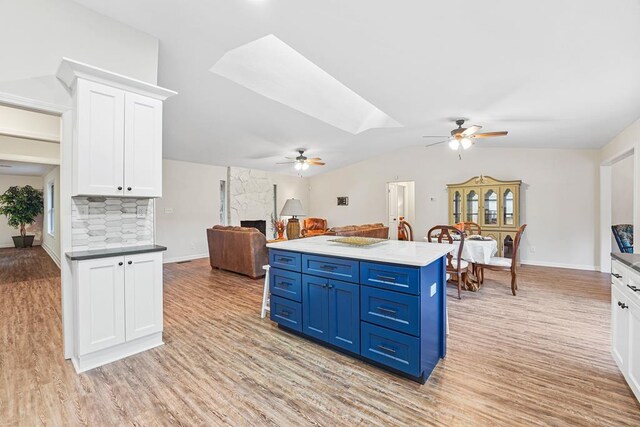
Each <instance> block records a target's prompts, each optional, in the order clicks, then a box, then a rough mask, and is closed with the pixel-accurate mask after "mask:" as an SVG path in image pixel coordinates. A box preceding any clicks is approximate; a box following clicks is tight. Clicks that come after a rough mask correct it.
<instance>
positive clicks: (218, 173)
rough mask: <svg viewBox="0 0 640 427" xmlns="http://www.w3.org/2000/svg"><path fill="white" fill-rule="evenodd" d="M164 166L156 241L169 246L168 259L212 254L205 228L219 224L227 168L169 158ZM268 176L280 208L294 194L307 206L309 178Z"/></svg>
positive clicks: (157, 205) (169, 260) (164, 162)
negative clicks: (275, 188)
mask: <svg viewBox="0 0 640 427" xmlns="http://www.w3.org/2000/svg"><path fill="white" fill-rule="evenodd" d="M162 165H163V184H162V185H163V189H162V193H163V196H162V198H161V199H158V200H157V201H156V242H157V243H158V244H159V245H163V246H167V252H166V253H165V262H175V261H181V260H188V259H196V258H202V257H207V256H209V250H208V246H207V234H206V231H205V230H206V229H207V228H209V227H211V226H213V225H216V224H220V181H221V180H225V181H226V180H227V168H226V167H224V166H212V165H204V164H198V163H190V162H181V161H177V160H168V159H164V160H163V162H162ZM269 175H270V178H271V180H272V182H273V183H274V184H276V185H278V199H277V204H278V209H282V206H283V205H284V202H285V200H286V199H288V198H292V197H295V198H297V199H300V200H301V201H302V206H303V207H304V208H305V209H307V208H308V206H309V190H308V181H307V179H306V178H299V177H294V176H287V175H279V174H274V173H269ZM167 209H168V210H169V211H172V213H168V212H169V211H167Z"/></svg>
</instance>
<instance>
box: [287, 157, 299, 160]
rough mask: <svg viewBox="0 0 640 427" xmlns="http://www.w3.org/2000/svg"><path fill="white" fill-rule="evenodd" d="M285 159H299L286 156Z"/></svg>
mask: <svg viewBox="0 0 640 427" xmlns="http://www.w3.org/2000/svg"><path fill="white" fill-rule="evenodd" d="M285 159H289V160H295V159H297V157H285Z"/></svg>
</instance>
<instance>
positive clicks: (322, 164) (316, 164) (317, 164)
mask: <svg viewBox="0 0 640 427" xmlns="http://www.w3.org/2000/svg"><path fill="white" fill-rule="evenodd" d="M307 163H308V164H310V165H314V166H324V165H325V164H326V163H324V162H317V161H313V162H307Z"/></svg>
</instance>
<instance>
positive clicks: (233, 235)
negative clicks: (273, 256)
mask: <svg viewBox="0 0 640 427" xmlns="http://www.w3.org/2000/svg"><path fill="white" fill-rule="evenodd" d="M207 240H208V242H209V263H210V264H211V267H212V268H219V269H222V270H228V271H233V272H235V273H240V274H244V275H246V276H249V277H251V278H252V279H257V278H259V277H262V276H264V270H263V269H262V266H264V265H266V264H268V263H269V261H268V252H267V239H266V237H265V236H264V234H262V233H261V232H259V231H258V230H257V229H256V228H253V227H227V226H222V225H214V226H213V227H212V228H208V229H207Z"/></svg>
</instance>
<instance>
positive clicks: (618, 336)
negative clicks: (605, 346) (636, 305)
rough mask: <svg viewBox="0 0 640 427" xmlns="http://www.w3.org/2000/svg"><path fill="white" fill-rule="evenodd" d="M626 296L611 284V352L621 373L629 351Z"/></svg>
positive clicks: (623, 370)
mask: <svg viewBox="0 0 640 427" xmlns="http://www.w3.org/2000/svg"><path fill="white" fill-rule="evenodd" d="M622 304H624V305H625V306H626V305H627V304H628V302H627V297H626V296H625V295H624V293H623V291H622V290H621V289H619V288H618V285H617V284H615V283H613V284H612V285H611V354H612V355H613V359H614V360H615V361H616V363H617V364H618V368H620V370H621V371H622V373H623V374H624V373H626V371H627V357H628V351H629V309H627V308H623V306H622Z"/></svg>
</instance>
